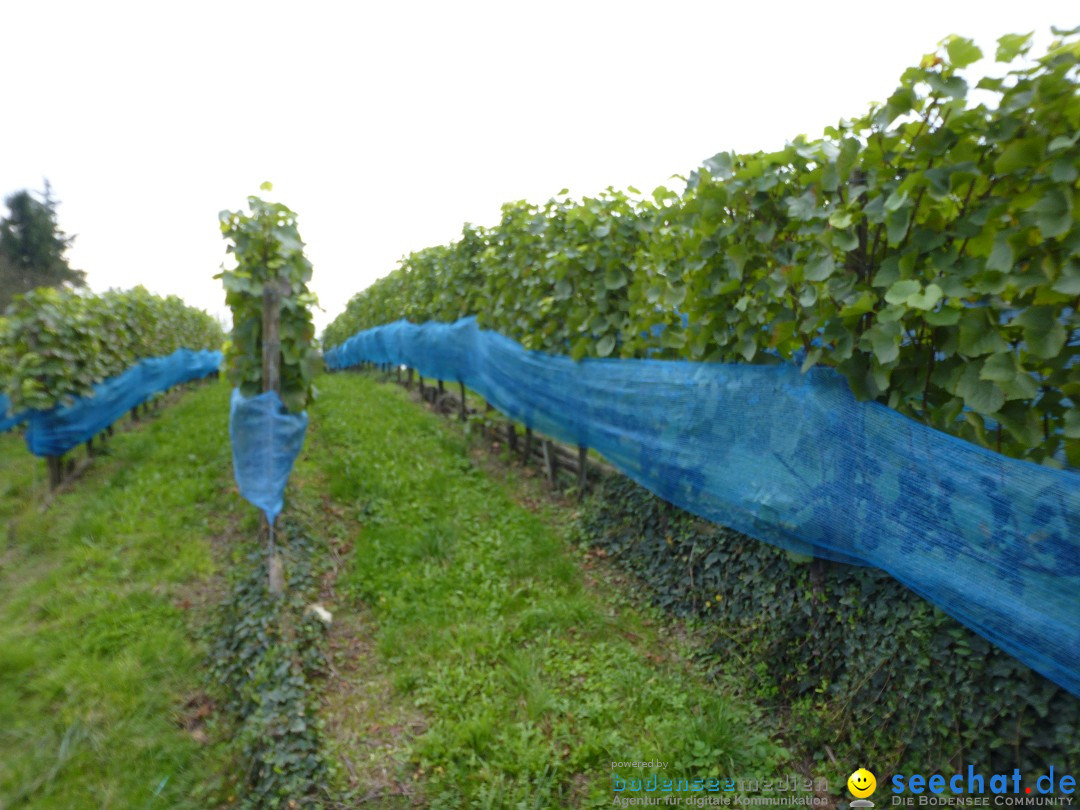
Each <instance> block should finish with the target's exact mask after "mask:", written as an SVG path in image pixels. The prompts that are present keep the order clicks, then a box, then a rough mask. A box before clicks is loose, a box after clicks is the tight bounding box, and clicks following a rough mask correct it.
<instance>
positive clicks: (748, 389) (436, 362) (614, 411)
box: [326, 318, 1080, 696]
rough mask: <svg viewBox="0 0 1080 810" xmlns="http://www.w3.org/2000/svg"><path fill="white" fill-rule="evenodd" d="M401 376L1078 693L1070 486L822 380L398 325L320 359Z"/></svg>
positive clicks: (1076, 511) (1073, 494)
mask: <svg viewBox="0 0 1080 810" xmlns="http://www.w3.org/2000/svg"><path fill="white" fill-rule="evenodd" d="M362 361H368V362H374V363H392V364H401V365H407V366H410V367H412V368H415V369H417V371H418V372H419V373H420V374H422V375H423V376H425V377H429V378H435V379H441V380H446V381H460V382H463V383H464V384H465V385H466V386H468V387H469V388H471V389H472V390H474V391H476V392H477V393H479V394H480V395H482V396H483V397H484V398H485V399H486V400H487V401H488V402H490V403H491V404H492V405H494V406H495V407H496V408H498V409H499V410H500V411H502V412H503V413H505V414H507V415H508V416H510V417H512V418H513V419H515V420H517V421H519V422H521V423H523V424H525V425H526V426H528V427H531V428H533V429H535V430H537V431H539V432H541V433H544V434H547V435H549V436H552V437H554V438H556V439H559V440H561V441H565V442H569V443H571V444H577V445H585V446H588V447H591V448H594V449H596V450H597V451H598V452H600V453H601V454H602V455H603V456H604V457H605V458H606V459H607V460H608V461H610V462H611V463H612V464H613V465H614V466H615V467H617V468H618V469H619V470H621V471H622V472H623V473H625V474H626V475H628V476H629V477H631V478H632V479H634V480H635V481H636V482H638V483H639V484H641V485H642V486H644V487H646V488H648V489H649V490H651V491H652V492H654V493H656V494H657V495H659V496H661V497H662V498H664V499H665V500H667V501H669V502H671V503H673V504H675V505H677V506H679V507H682V508H683V509H686V510H688V511H690V512H693V513H695V514H697V515H700V516H701V517H704V518H706V519H708V520H711V521H714V522H716V523H720V524H723V525H726V526H730V527H731V528H733V529H735V530H737V531H740V532H742V533H744V534H747V535H749V536H751V537H755V538H757V539H759V540H763V541H766V542H769V543H773V544H775V545H777V546H780V547H782V548H785V549H788V550H790V551H793V552H798V553H802V554H812V555H815V556H817V557H822V558H825V559H829V560H835V561H839V562H845V563H853V564H856V565H869V566H876V567H877V568H881V569H883V570H885V571H887V572H889V573H890V574H891V575H892V576H894V577H895V578H896V579H898V580H899V581H901V582H902V583H904V584H905V585H906V586H908V587H909V588H911V589H912V590H914V591H915V592H916V593H918V594H920V595H921V596H922V597H923V598H925V599H927V600H929V601H930V602H932V603H934V604H936V605H938V606H940V607H941V608H942V609H943V610H944V611H945V612H946V613H948V614H950V615H951V616H953V617H955V618H956V619H958V620H959V621H961V622H963V623H964V624H966V625H967V626H968V627H970V628H972V629H973V630H974V631H975V632H977V633H979V634H980V635H982V636H984V637H985V638H987V639H989V640H990V641H991V642H993V643H994V644H996V645H998V646H999V647H1001V648H1002V649H1004V650H1006V651H1007V652H1009V653H1011V654H1012V655H1014V656H1016V657H1017V658H1018V659H1020V660H1021V661H1023V662H1024V663H1026V664H1027V665H1028V666H1030V667H1031V668H1032V669H1034V670H1036V671H1038V672H1040V673H1042V674H1043V675H1045V676H1046V677H1047V678H1049V679H1051V680H1053V681H1054V682H1056V683H1058V684H1060V685H1061V686H1063V687H1064V688H1066V689H1068V690H1069V691H1070V692H1072V693H1073V694H1075V695H1078V696H1080V474H1078V473H1077V472H1074V471H1070V470H1055V469H1051V468H1048V467H1042V466H1038V465H1036V464H1033V463H1030V462H1026V461H1019V460H1016V459H1010V458H1007V457H1005V456H1002V455H999V454H997V453H993V452H991V451H989V450H986V449H983V448H981V447H978V446H976V445H974V444H970V443H968V442H965V441H962V440H960V439H957V438H955V437H952V436H949V435H947V434H944V433H941V432H939V431H937V430H934V429H932V428H929V427H927V426H925V425H922V424H919V423H918V422H915V421H913V420H911V419H908V418H907V417H905V416H902V415H901V414H899V413H897V412H895V411H893V410H891V409H889V408H887V407H885V406H884V405H880V404H878V403H874V402H859V401H857V400H856V399H855V398H854V396H853V395H852V394H851V391H850V388H849V387H848V385H847V382H846V381H845V380H844V378H843V377H842V376H840V374H838V373H837V372H835V371H834V370H832V369H829V368H821V367H818V368H814V369H811V370H810V371H809V372H808V373H806V374H803V373H801V372H800V370H799V368H798V367H796V366H793V365H788V364H783V365H772V366H755V365H728V364H714V363H694V362H684V361H667V360H626V359H587V360H584V361H582V362H574V361H573V360H571V359H570V358H569V357H563V356H556V355H550V354H544V353H541V352H533V351H528V350H526V349H524V348H523V347H522V346H521V345H520V344H518V343H516V342H514V341H513V340H510V339H509V338H507V337H505V336H503V335H500V334H498V333H495V332H491V331H487V330H481V329H480V328H479V327H478V326H477V325H476V321H475V319H474V318H467V319H463V320H460V321H458V322H456V323H453V324H443V323H427V324H423V325H415V324H410V323H407V322H405V321H398V322H395V323H392V324H387V325H385V326H380V327H377V328H374V329H369V330H366V331H363V332H360V333H358V334H357V335H355V336H353V337H352V338H350V339H349V340H347V341H345V342H344V343H343V344H341V345H340V346H336V347H334V348H333V349H331V350H329V351H328V352H327V353H326V363H327V365H328V366H329V367H330V368H332V369H341V368H345V367H348V366H352V365H356V364H358V363H360V362H362Z"/></svg>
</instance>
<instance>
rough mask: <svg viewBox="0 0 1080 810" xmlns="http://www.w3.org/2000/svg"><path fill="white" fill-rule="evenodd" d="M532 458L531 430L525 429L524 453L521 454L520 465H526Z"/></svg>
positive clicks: (529, 428)
mask: <svg viewBox="0 0 1080 810" xmlns="http://www.w3.org/2000/svg"><path fill="white" fill-rule="evenodd" d="M530 456H532V428H531V427H527V428H525V451H524V452H523V453H522V454H521V463H522V464H528V463H529V457H530Z"/></svg>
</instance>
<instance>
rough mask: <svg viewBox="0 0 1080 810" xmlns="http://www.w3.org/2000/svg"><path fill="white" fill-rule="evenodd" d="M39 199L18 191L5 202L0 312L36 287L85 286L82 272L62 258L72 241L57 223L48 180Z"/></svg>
mask: <svg viewBox="0 0 1080 810" xmlns="http://www.w3.org/2000/svg"><path fill="white" fill-rule="evenodd" d="M41 197H42V198H41V199H40V200H39V199H37V198H36V197H35V196H34V195H33V194H31V193H30V192H29V191H17V192H15V193H14V194H12V195H10V196H9V197H8V198H7V199H6V200H4V204H5V205H6V206H7V208H8V214H7V216H6V217H4V218H3V219H0V311H2V310H3V309H4V308H6V307H7V305H8V304H10V303H11V301H12V299H13V298H14V297H15V296H16V295H20V294H22V293H25V292H29V291H30V290H32V289H34V288H35V287H58V286H60V285H61V284H63V283H65V282H70V283H71V284H74V285H76V286H82V285H84V284H85V283H86V282H85V281H84V277H85V273H83V272H82V271H80V270H73V269H72V268H71V266H70V265H69V264H68V261H67V258H65V256H64V254H65V252H66V251H67V249H68V247H70V245H71V243H72V242H73V241H74V240H75V238H74V237H73V236H68V235H66V234H65V233H64V232H63V231H61V230H60V227H59V225H58V224H57V219H56V206H57V202H56V200H54V199H53V196H52V188H51V187H50V186H49V182H48V181H47V180H46V181H45V191H44V192H43V194H42V195H41Z"/></svg>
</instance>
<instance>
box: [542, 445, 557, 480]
mask: <svg viewBox="0 0 1080 810" xmlns="http://www.w3.org/2000/svg"><path fill="white" fill-rule="evenodd" d="M543 450H544V472H545V473H546V475H547V479H548V483H549V484H551V487H552V489H554V488H555V478H556V473H557V472H558V467H557V466H556V464H555V448H554V447H552V446H551V442H550V441H548V440H546V439H545V440H544V442H543Z"/></svg>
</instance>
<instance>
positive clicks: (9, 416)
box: [0, 394, 29, 433]
mask: <svg viewBox="0 0 1080 810" xmlns="http://www.w3.org/2000/svg"><path fill="white" fill-rule="evenodd" d="M10 410H11V400H10V399H8V398H7V395H6V394H0V433H7V432H8V431H9V430H11V429H12V428H13V427H15V426H16V425H17V424H19V423H20V422H22V421H23V420H25V419H26V417H27V416H29V414H28V413H27V412H26V411H22V412H21V413H9V411H10Z"/></svg>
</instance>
